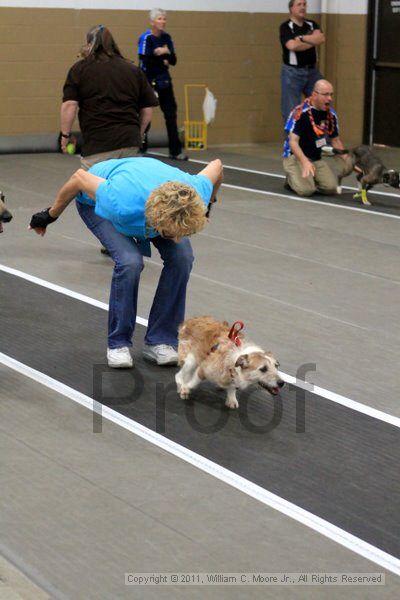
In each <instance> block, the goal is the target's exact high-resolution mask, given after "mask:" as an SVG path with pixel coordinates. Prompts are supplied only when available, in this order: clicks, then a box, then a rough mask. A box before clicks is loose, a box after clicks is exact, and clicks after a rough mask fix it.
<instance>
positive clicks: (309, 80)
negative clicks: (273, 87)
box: [281, 65, 323, 123]
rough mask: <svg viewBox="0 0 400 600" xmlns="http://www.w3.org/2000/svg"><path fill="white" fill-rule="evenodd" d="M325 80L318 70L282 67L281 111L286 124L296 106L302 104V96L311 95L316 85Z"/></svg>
mask: <svg viewBox="0 0 400 600" xmlns="http://www.w3.org/2000/svg"><path fill="white" fill-rule="evenodd" d="M318 79H323V77H322V75H321V73H320V71H319V70H318V69H306V68H301V69H298V68H297V67H290V66H289V65H282V70H281V90H282V95H281V111H282V117H283V121H284V123H286V121H287V118H288V116H289V115H290V113H291V111H292V110H293V109H294V107H295V106H297V105H298V104H300V102H301V95H302V94H304V96H305V97H306V98H307V97H308V96H310V95H311V92H312V91H313V88H314V85H315V83H316V82H317V81H318Z"/></svg>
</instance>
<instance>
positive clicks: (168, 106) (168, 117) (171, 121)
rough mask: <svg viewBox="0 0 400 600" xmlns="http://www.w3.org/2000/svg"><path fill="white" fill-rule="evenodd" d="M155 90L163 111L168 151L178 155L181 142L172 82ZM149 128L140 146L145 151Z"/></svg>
mask: <svg viewBox="0 0 400 600" xmlns="http://www.w3.org/2000/svg"><path fill="white" fill-rule="evenodd" d="M156 92H157V94H158V100H159V102H160V108H161V110H162V112H163V113H164V119H165V125H166V127H167V134H168V147H169V153H170V154H171V155H172V156H178V154H180V153H181V152H182V144H181V141H180V139H179V135H178V125H177V121H176V119H177V108H178V107H177V105H176V100H175V96H174V88H173V87H172V84H171V85H170V86H168V87H166V88H163V89H162V90H160V89H158V88H157V87H156ZM149 129H150V126H149V127H148V128H147V130H146V133H145V136H144V138H145V139H144V141H143V144H142V146H141V151H142V152H146V150H147V131H148V130H149Z"/></svg>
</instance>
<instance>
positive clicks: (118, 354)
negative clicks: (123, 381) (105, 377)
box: [107, 346, 133, 369]
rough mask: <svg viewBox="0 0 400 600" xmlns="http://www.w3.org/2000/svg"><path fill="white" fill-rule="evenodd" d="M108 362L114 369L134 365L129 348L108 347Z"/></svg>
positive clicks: (127, 367)
mask: <svg viewBox="0 0 400 600" xmlns="http://www.w3.org/2000/svg"><path fill="white" fill-rule="evenodd" d="M107 362H108V366H109V367H111V368H112V369H129V368H130V367H133V360H132V356H131V353H130V352H129V348H128V347H127V346H124V347H123V348H107Z"/></svg>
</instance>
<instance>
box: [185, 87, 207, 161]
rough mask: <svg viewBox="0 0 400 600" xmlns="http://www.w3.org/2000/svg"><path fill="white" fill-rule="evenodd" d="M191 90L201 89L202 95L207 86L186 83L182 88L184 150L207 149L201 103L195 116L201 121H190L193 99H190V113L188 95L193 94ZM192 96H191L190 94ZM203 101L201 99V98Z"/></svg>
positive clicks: (192, 111) (205, 124) (205, 126)
mask: <svg viewBox="0 0 400 600" xmlns="http://www.w3.org/2000/svg"><path fill="white" fill-rule="evenodd" d="M193 88H197V89H199V88H202V89H203V90H204V93H205V91H206V89H207V86H206V85H204V84H200V83H187V84H185V86H184V89H185V121H184V127H185V148H186V150H204V149H205V148H207V123H206V122H205V121H204V116H203V115H202V103H201V104H200V109H199V107H196V116H197V117H199V115H200V114H201V116H202V117H203V118H202V120H199V118H198V119H197V120H192V118H191V117H192V115H193V113H194V108H193V98H192V109H191V111H190V102H191V100H190V94H191V91H192V92H193ZM192 96H193V94H192ZM202 100H203V98H202ZM197 101H198V97H197Z"/></svg>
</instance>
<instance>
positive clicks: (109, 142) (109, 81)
mask: <svg viewBox="0 0 400 600" xmlns="http://www.w3.org/2000/svg"><path fill="white" fill-rule="evenodd" d="M67 100H75V101H76V102H78V104H79V113H78V118H79V125H80V128H81V132H82V137H83V145H82V156H90V155H91V154H97V153H99V152H108V151H111V150H117V149H118V148H126V147H130V146H139V145H140V142H141V140H140V127H139V111H140V109H142V108H145V107H148V106H157V105H158V100H157V98H156V96H155V94H154V91H153V89H152V88H151V86H150V84H149V83H148V81H147V78H146V76H145V75H144V73H143V72H142V71H141V70H140V69H139V67H137V66H136V65H134V64H133V63H132V62H130V61H128V60H126V59H125V58H122V57H120V56H113V57H112V58H107V59H105V60H93V59H91V58H85V59H83V60H80V61H78V62H77V63H75V64H74V65H73V66H72V67H71V69H70V71H69V73H68V75H67V79H66V81H65V84H64V90H63V102H65V101H67Z"/></svg>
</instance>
